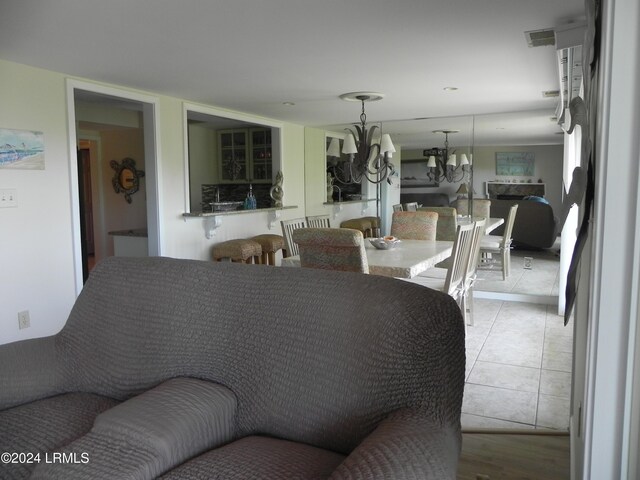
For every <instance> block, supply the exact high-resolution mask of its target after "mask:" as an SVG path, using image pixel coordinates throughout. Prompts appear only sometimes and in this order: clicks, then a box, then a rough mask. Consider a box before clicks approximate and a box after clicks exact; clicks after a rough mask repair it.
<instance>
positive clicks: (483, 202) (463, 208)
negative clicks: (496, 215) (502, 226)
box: [455, 198, 491, 218]
mask: <svg viewBox="0 0 640 480" xmlns="http://www.w3.org/2000/svg"><path fill="white" fill-rule="evenodd" d="M455 205H456V209H457V210H458V213H459V214H460V215H465V216H466V215H469V200H467V199H466V198H463V199H460V200H456V202H455ZM473 216H474V217H477V218H489V217H490V216H491V200H487V199H485V198H474V199H473Z"/></svg>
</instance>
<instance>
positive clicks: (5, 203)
mask: <svg viewBox="0 0 640 480" xmlns="http://www.w3.org/2000/svg"><path fill="white" fill-rule="evenodd" d="M16 195H17V192H16V189H15V188H3V189H0V208H10V207H17V206H18V198H17V196H16Z"/></svg>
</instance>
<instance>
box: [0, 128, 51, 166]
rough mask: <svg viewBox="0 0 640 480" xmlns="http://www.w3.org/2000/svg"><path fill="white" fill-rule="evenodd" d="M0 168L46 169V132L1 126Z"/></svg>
mask: <svg viewBox="0 0 640 480" xmlns="http://www.w3.org/2000/svg"><path fill="white" fill-rule="evenodd" d="M0 168H6V169H9V168H10V169H16V170H44V134H43V133H42V132H35V131H32V130H12V129H8V128H0Z"/></svg>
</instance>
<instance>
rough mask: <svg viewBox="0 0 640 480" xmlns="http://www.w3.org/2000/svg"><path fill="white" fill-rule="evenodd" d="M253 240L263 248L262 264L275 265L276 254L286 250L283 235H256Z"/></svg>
mask: <svg viewBox="0 0 640 480" xmlns="http://www.w3.org/2000/svg"><path fill="white" fill-rule="evenodd" d="M251 240H253V241H254V242H258V243H259V244H260V246H261V247H262V264H263V265H275V264H276V252H277V251H278V250H282V249H283V248H284V237H283V236H282V235H274V234H272V233H265V234H263V235H256V236H255V237H252V238H251Z"/></svg>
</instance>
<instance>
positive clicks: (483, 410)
mask: <svg viewBox="0 0 640 480" xmlns="http://www.w3.org/2000/svg"><path fill="white" fill-rule="evenodd" d="M524 256H532V257H533V258H534V260H533V269H532V270H525V269H523V257H524ZM557 270H558V258H557V257H556V256H555V255H554V254H553V253H550V252H517V251H514V252H513V257H512V275H511V276H510V277H509V278H508V279H507V281H506V282H503V281H502V280H501V274H499V273H497V272H487V271H483V272H480V273H479V275H478V277H479V281H478V283H477V287H476V288H477V289H478V290H483V291H494V292H511V293H520V294H527V295H534V296H535V295H543V296H550V295H555V296H557V292H558V272H557ZM493 277H495V278H493ZM492 289H493V290H492ZM474 307H475V312H474V320H475V321H474V325H473V326H469V327H467V369H466V383H465V394H464V401H463V405H462V427H463V429H465V428H467V429H473V428H515V429H534V428H544V429H556V430H567V429H568V427H569V399H570V395H571V358H572V345H573V326H572V325H571V324H569V325H567V326H566V327H565V326H564V324H563V317H561V316H558V314H557V305H556V304H553V305H548V304H544V303H528V302H513V301H504V300H496V299H489V298H477V297H476V299H475V301H474Z"/></svg>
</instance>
